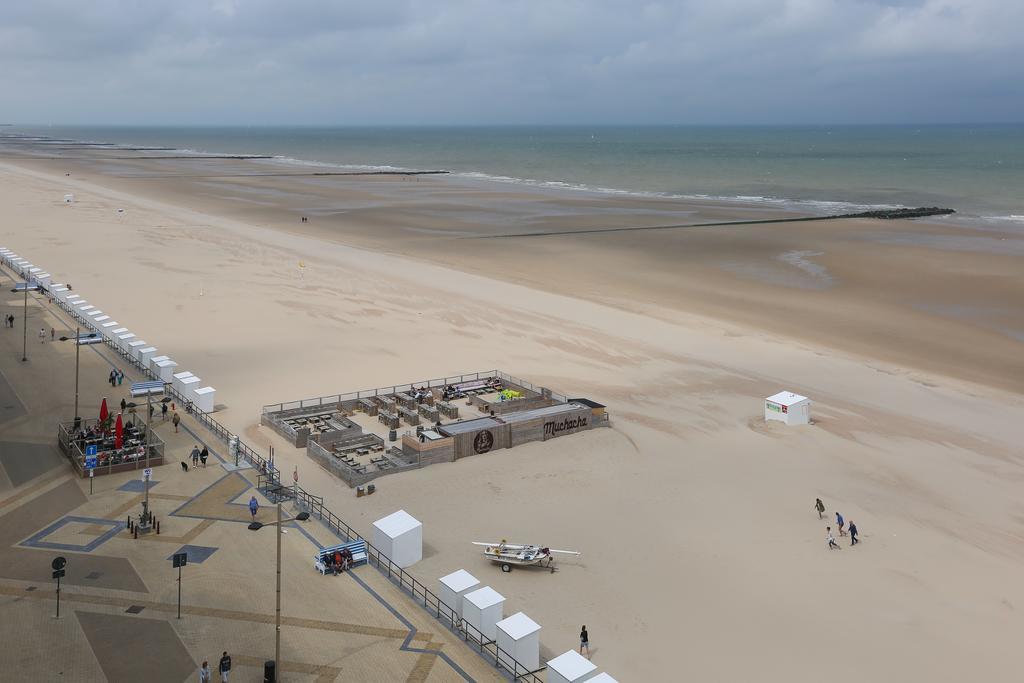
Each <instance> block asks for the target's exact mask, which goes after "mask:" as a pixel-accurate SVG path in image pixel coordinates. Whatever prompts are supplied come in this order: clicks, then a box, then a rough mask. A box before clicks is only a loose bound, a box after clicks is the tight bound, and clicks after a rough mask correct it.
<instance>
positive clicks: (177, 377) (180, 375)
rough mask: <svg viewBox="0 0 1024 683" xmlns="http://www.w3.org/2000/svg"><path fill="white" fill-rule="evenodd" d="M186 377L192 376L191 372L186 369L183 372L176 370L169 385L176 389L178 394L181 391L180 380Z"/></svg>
mask: <svg viewBox="0 0 1024 683" xmlns="http://www.w3.org/2000/svg"><path fill="white" fill-rule="evenodd" d="M186 377H192V373H191V372H189V371H188V370H185V371H184V372H176V373H174V377H172V378H171V386H173V387H174V390H175V391H177V392H178V393H179V394H180V393H182V391H181V380H183V379H185V378H186Z"/></svg>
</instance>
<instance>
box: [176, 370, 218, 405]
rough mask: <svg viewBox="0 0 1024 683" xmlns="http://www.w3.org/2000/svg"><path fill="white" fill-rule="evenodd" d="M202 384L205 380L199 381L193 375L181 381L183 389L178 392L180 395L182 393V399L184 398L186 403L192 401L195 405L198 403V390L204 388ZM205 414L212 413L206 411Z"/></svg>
mask: <svg viewBox="0 0 1024 683" xmlns="http://www.w3.org/2000/svg"><path fill="white" fill-rule="evenodd" d="M202 382H203V380H201V379H199V378H198V377H196V376H195V375H192V376H190V377H186V378H184V379H183V380H181V382H180V384H181V389H179V390H178V393H180V394H181V396H182V398H184V399H185V400H186V401H192V403H195V402H196V395H195V394H196V389H202V388H203V384H202ZM211 404H212V401H211ZM211 409H212V408H211ZM204 412H210V411H209V410H207V411H204Z"/></svg>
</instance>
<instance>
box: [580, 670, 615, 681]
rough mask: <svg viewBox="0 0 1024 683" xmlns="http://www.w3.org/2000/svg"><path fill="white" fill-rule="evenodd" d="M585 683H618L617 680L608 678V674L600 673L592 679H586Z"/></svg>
mask: <svg viewBox="0 0 1024 683" xmlns="http://www.w3.org/2000/svg"><path fill="white" fill-rule="evenodd" d="M587 683H619V682H618V681H617V680H615V679H614V678H612V677H611V676H609V675H608V674H606V673H604V672H601V673H599V674H597V675H596V676H594V677H593V678H588V679H587Z"/></svg>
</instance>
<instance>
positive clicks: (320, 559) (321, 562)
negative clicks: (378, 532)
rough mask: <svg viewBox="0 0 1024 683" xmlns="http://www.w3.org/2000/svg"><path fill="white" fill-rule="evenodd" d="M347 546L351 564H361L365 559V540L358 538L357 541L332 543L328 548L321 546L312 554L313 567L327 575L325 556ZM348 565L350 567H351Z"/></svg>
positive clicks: (353, 565)
mask: <svg viewBox="0 0 1024 683" xmlns="http://www.w3.org/2000/svg"><path fill="white" fill-rule="evenodd" d="M345 548H348V551H349V552H350V553H352V565H351V567H355V566H356V565H359V564H362V563H364V562H366V561H367V555H366V541H365V540H363V539H361V538H360V539H359V540H358V541H349V542H348V543H341V544H339V545H332V546H331V547H329V548H321V549H320V551H319V552H318V553H317V554H316V555H314V556H313V568H314V569H316V570H317V571H318V572H320V573H321V574H323V575H325V576H326V575H327V562H326V559H327V556H328V555H333V554H334V553H335V552H340V551H341V550H344V549H345ZM351 567H350V568H351Z"/></svg>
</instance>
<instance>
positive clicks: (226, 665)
mask: <svg viewBox="0 0 1024 683" xmlns="http://www.w3.org/2000/svg"><path fill="white" fill-rule="evenodd" d="M217 670H218V671H220V680H221V683H228V674H229V673H231V657H229V656H228V653H227V652H226V651H225V652H224V654H223V655H222V656H221V658H220V664H218V665H217Z"/></svg>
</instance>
